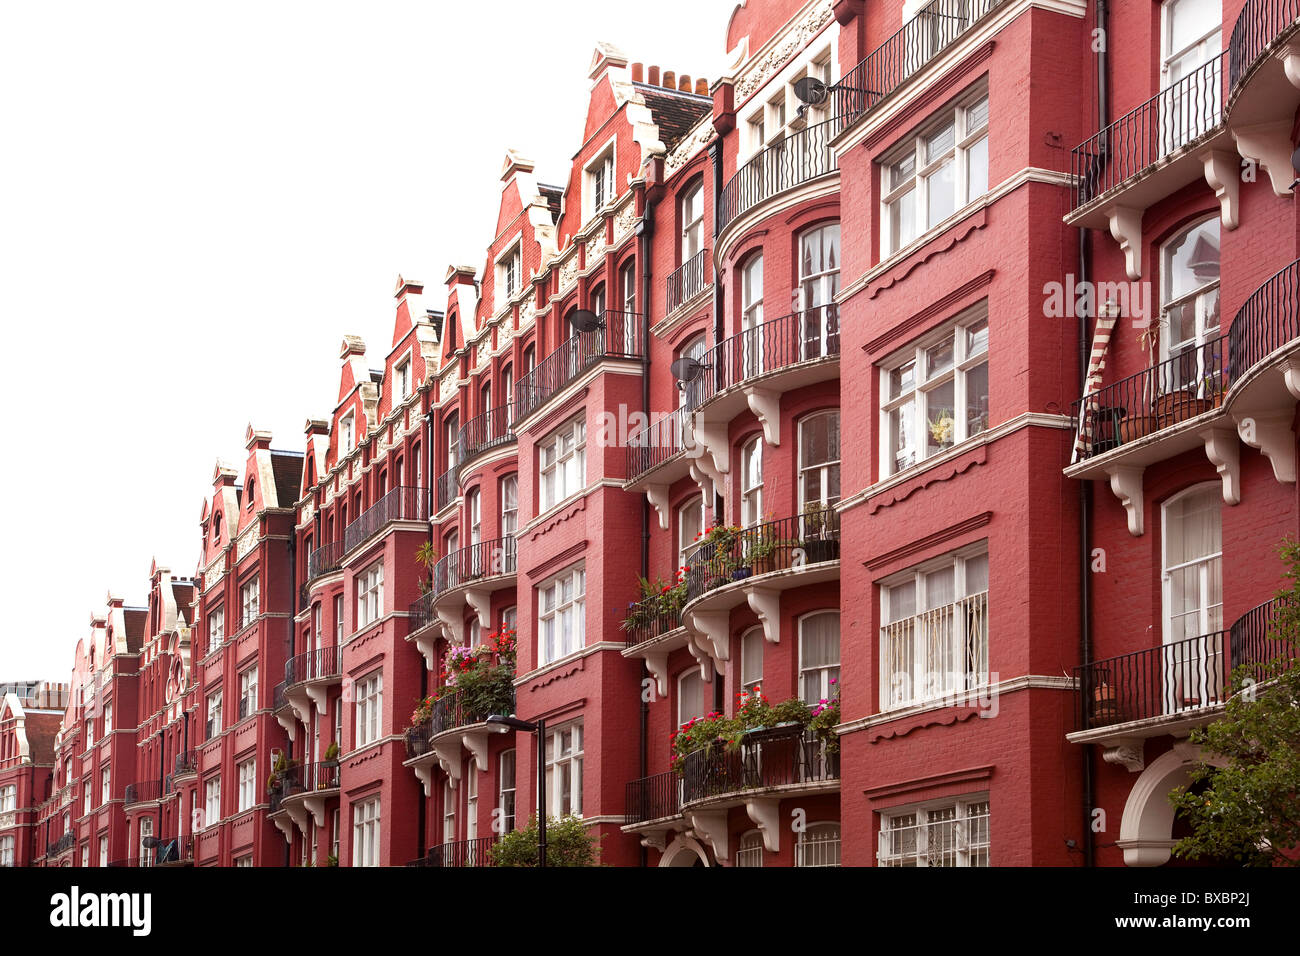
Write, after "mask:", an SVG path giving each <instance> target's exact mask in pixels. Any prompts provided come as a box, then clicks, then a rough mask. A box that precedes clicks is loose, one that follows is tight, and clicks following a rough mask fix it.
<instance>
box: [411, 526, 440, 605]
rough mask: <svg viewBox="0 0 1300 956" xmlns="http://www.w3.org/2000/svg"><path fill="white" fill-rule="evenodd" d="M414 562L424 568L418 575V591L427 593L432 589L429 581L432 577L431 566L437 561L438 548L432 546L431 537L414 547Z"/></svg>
mask: <svg viewBox="0 0 1300 956" xmlns="http://www.w3.org/2000/svg"><path fill="white" fill-rule="evenodd" d="M415 563H416V564H418V565H420V567H422V568H424V574H422V575H421V576H420V593H421V594H428V593H429V592H430V591H431V590H433V588H432V586H431V585H430V583H429V582H430V580H432V578H433V566H434V565H435V564H437V563H438V549H437V548H435V547H434V546H433V541H432V539H430V540H428V541H425V542H424V543H423V544H422V545H420V546H419V547H418V548H416V549H415Z"/></svg>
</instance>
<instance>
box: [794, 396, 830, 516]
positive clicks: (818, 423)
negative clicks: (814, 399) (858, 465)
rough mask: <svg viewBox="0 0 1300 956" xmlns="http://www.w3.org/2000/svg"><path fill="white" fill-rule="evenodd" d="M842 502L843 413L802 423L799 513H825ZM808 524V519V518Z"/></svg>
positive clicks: (800, 429) (800, 433) (819, 414)
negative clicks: (841, 444) (841, 428)
mask: <svg viewBox="0 0 1300 956" xmlns="http://www.w3.org/2000/svg"><path fill="white" fill-rule="evenodd" d="M839 500H840V410H839V409H838V408H837V409H835V410H833V411H827V412H818V413H817V414H815V415H809V416H808V417H807V418H805V419H803V420H802V421H800V422H799V511H800V514H803V515H805V516H806V515H808V514H809V513H812V512H817V513H820V514H824V513H825V512H827V511H828V510H829V509H830V508H831V506H833V505H834V504H835V502H837V501H839ZM805 521H807V518H805Z"/></svg>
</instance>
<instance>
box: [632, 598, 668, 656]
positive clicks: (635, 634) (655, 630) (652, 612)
mask: <svg viewBox="0 0 1300 956" xmlns="http://www.w3.org/2000/svg"><path fill="white" fill-rule="evenodd" d="M681 626H682V612H681V609H680V608H675V607H664V604H663V602H662V601H660V600H659V599H657V598H654V597H649V598H645V599H644V600H641V601H635V602H633V603H631V604H629V605H628V606H627V617H625V618H624V619H623V633H624V638H623V642H624V644H625V645H626V646H627V647H637V646H638V645H641V644H644V643H646V642H647V641H653V640H654V639H655V638H656V637H662V636H663V635H664V634H667V633H668V632H670V631H674V630H676V629H677V628H679V627H681Z"/></svg>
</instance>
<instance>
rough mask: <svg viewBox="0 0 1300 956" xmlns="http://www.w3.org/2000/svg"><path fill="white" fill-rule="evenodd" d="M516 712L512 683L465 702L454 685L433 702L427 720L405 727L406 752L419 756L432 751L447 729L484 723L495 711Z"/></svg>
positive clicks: (503, 713) (497, 712) (407, 754)
mask: <svg viewBox="0 0 1300 956" xmlns="http://www.w3.org/2000/svg"><path fill="white" fill-rule="evenodd" d="M514 712H515V688H514V685H513V684H509V685H507V684H505V683H503V684H501V685H500V686H498V687H496V688H495V689H494V690H493V691H492V692H491V693H483V694H476V695H475V698H474V700H473V701H472V702H470V703H466V702H464V701H463V700H462V696H461V695H460V694H458V693H457V692H456V690H455V688H452V689H451V690H449V691H448V692H447V693H446V694H444V695H443V696H442V697H440V698H438V699H437V700H436V701H434V702H433V712H432V714H430V716H429V718H428V719H427V720H423V721H421V722H420V723H418V724H415V725H414V726H412V727H408V728H407V729H406V756H407V759H410V758H411V757H420V756H423V755H424V754H427V753H429V751H430V748H431V747H432V743H431V741H432V740H433V738H434V737H436V736H438V735H439V734H441V733H445V732H446V731H448V730H456V729H457V728H459V727H468V726H469V725H470V724H477V723H481V722H483V721H484V720H487V719H488V718H489V717H491V716H493V715H494V714H500V715H502V716H506V717H508V716H511V715H513V714H514Z"/></svg>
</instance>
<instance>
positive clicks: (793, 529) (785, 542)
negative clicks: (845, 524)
mask: <svg viewBox="0 0 1300 956" xmlns="http://www.w3.org/2000/svg"><path fill="white" fill-rule="evenodd" d="M839 556H840V520H839V513H838V512H837V511H836V510H835V508H834V507H833V506H832V505H830V504H827V505H825V506H823V507H816V506H813V507H810V508H808V509H807V510H805V511H804V513H803V514H801V515H796V516H794V517H790V518H778V519H777V520H775V521H764V522H763V523H762V524H757V525H753V526H752V527H749V528H743V529H736V530H735V531H734V532H732V533H728V534H724V535H718V533H717V532H715V533H714V535H713V537H712V540H706V541H705V543H704V544H703V545H702V546H701V547H700V548H699V550H697V551H696V552H695V553H694V554H693V555H691V557H690V559H689V560H688V561H687V562H686V602H687V603H689V602H691V601H694V600H695V599H696V598H698V597H700V596H701V595H703V594H707V593H708V592H709V591H712V590H714V589H715V588H720V587H722V586H723V585H724V584H730V583H731V582H732V581H741V580H744V579H745V578H748V577H750V576H751V575H754V574H767V573H770V572H772V571H780V570H784V569H785V568H800V567H804V566H807V565H811V564H820V563H822V562H824V561H836V560H839Z"/></svg>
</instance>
